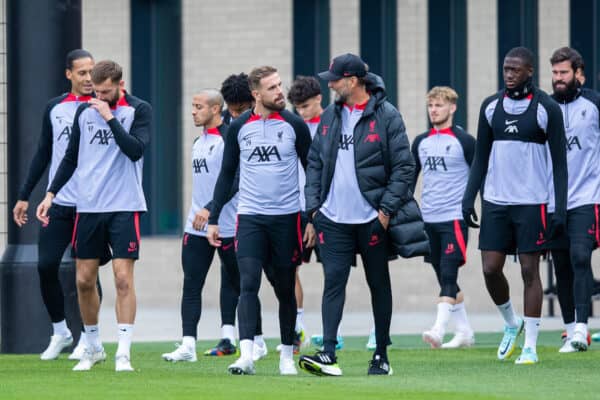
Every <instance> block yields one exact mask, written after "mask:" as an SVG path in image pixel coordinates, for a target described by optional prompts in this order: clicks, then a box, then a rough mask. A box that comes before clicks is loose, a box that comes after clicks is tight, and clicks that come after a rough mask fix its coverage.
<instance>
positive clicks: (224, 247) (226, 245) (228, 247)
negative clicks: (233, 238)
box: [223, 243, 233, 251]
mask: <svg viewBox="0 0 600 400" xmlns="http://www.w3.org/2000/svg"><path fill="white" fill-rule="evenodd" d="M231 246H233V243H229V244H224V245H223V250H225V251H227V250H229V249H230V248H231Z"/></svg>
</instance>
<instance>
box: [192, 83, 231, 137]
mask: <svg viewBox="0 0 600 400" xmlns="http://www.w3.org/2000/svg"><path fill="white" fill-rule="evenodd" d="M223 105H224V100H223V95H221V92H219V91H218V90H217V89H202V90H201V91H199V92H198V93H197V94H195V95H194V98H193V100H192V117H194V125H196V126H203V127H205V128H214V127H217V126H219V125H221V111H223Z"/></svg>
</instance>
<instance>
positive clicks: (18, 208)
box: [13, 200, 29, 228]
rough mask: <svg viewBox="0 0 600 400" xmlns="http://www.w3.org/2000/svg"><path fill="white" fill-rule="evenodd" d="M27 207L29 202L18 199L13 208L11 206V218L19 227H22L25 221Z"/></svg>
mask: <svg viewBox="0 0 600 400" xmlns="http://www.w3.org/2000/svg"><path fill="white" fill-rule="evenodd" d="M28 207H29V202H27V201H24V200H18V201H17V204H15V208H13V220H14V221H15V224H17V225H18V227H19V228H21V227H23V225H25V224H26V223H27V208H28Z"/></svg>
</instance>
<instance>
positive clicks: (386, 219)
mask: <svg viewBox="0 0 600 400" xmlns="http://www.w3.org/2000/svg"><path fill="white" fill-rule="evenodd" d="M377 218H379V223H380V224H381V226H383V229H385V230H386V231H387V228H388V226H389V225H390V216H389V215H385V214H384V213H383V211H381V210H379V214H378V215H377Z"/></svg>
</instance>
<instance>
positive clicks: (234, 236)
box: [233, 214, 240, 253]
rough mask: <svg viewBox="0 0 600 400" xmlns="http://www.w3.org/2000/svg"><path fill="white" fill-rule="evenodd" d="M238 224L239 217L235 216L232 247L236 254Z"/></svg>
mask: <svg viewBox="0 0 600 400" xmlns="http://www.w3.org/2000/svg"><path fill="white" fill-rule="evenodd" d="M239 224H240V215H239V214H235V234H234V235H233V247H234V248H235V252H236V253H237V249H238V225H239Z"/></svg>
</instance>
